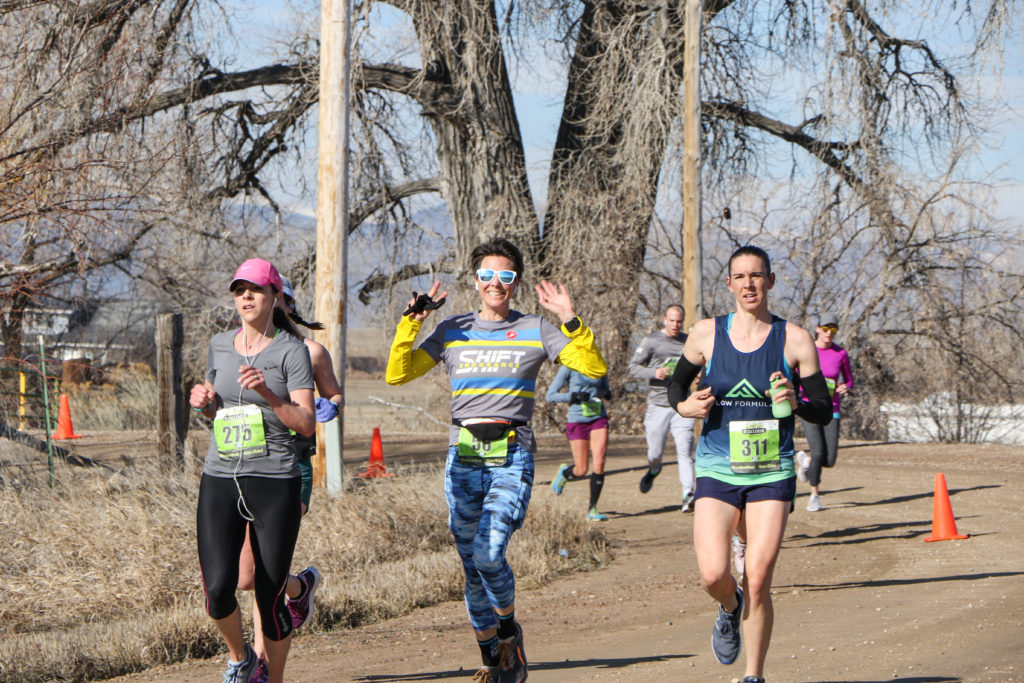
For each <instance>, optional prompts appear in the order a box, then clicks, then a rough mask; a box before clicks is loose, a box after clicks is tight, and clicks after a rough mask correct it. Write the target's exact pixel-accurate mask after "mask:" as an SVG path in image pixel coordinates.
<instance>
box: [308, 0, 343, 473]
mask: <svg viewBox="0 0 1024 683" xmlns="http://www.w3.org/2000/svg"><path fill="white" fill-rule="evenodd" d="M351 16H352V8H351V0H321V5H320V126H319V142H318V148H317V151H318V155H319V156H318V171H317V201H316V288H315V291H316V298H315V303H316V319H317V320H320V321H321V322H323V323H324V326H325V329H324V330H322V331H321V332H318V333H317V335H316V339H317V341H319V342H320V343H321V344H323V345H324V346H325V347H326V348H327V350H328V352H329V353H330V354H331V359H332V360H333V361H334V374H335V375H336V376H337V378H338V383H339V385H340V386H341V393H342V396H344V395H345V301H346V298H347V296H348V154H347V152H348V124H349V88H350V86H349V73H350V69H349V54H350V52H351V45H350V43H351V41H352V28H351ZM343 425H344V409H342V411H341V412H339V414H338V417H337V418H336V419H335V420H332V421H331V422H329V423H327V424H326V425H317V432H318V436H320V437H322V438H318V439H317V444H318V445H317V454H316V458H315V459H314V473H315V474H314V480H315V481H316V482H317V483H318V484H319V485H321V486H323V485H326V486H327V490H328V492H329V493H340V492H341V490H342V468H341V444H342V440H343V436H344V429H343Z"/></svg>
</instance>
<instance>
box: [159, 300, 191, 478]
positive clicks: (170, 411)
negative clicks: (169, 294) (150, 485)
mask: <svg viewBox="0 0 1024 683" xmlns="http://www.w3.org/2000/svg"><path fill="white" fill-rule="evenodd" d="M184 342H185V324H184V321H183V316H182V314H181V313H165V314H163V315H160V316H157V319H156V396H157V409H156V430H157V452H158V453H159V454H160V457H161V458H162V459H163V462H164V463H167V464H168V465H173V466H176V467H181V466H182V465H183V464H184V460H185V434H186V430H187V429H188V417H187V416H186V414H185V389H184V387H183V386H182V382H183V372H184V370H183V368H184V362H183V361H182V357H181V355H182V354H181V347H182V344H184Z"/></svg>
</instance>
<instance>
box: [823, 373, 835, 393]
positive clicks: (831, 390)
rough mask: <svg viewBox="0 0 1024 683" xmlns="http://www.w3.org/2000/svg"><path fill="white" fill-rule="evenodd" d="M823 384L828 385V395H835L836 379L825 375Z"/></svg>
mask: <svg viewBox="0 0 1024 683" xmlns="http://www.w3.org/2000/svg"><path fill="white" fill-rule="evenodd" d="M825 384H826V385H827V386H828V395H829V396H835V395H836V381H835V380H834V379H829V378H828V377H826V378H825Z"/></svg>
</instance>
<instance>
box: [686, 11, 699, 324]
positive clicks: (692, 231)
mask: <svg viewBox="0 0 1024 683" xmlns="http://www.w3.org/2000/svg"><path fill="white" fill-rule="evenodd" d="M703 15H704V8H703V2H702V0H686V19H685V22H686V24H685V28H684V36H683V38H684V40H685V41H686V45H685V46H684V49H683V69H684V71H683V99H684V100H685V102H684V106H685V111H684V114H683V282H682V284H683V313H684V315H685V316H686V322H685V325H686V329H689V328H690V327H692V326H693V324H694V323H696V322H697V321H698V320H700V319H701V318H702V317H704V310H703V300H704V292H703V286H702V284H701V261H702V260H703V255H702V254H701V246H700V165H701V159H700V142H701V141H700V34H701V24H702V23H703Z"/></svg>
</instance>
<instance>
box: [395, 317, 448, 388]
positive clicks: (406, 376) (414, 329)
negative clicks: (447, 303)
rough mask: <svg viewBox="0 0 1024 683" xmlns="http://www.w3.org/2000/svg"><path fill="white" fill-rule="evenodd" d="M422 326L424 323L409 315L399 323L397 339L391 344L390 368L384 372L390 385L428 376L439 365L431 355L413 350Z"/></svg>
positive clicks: (396, 331) (396, 332)
mask: <svg viewBox="0 0 1024 683" xmlns="http://www.w3.org/2000/svg"><path fill="white" fill-rule="evenodd" d="M422 325H423V322H422V321H419V320H413V319H412V318H411V317H409V316H407V315H403V316H402V319H401V320H399V321H398V329H397V330H395V339H394V341H393V342H391V353H389V354H388V367H387V369H386V370H385V371H384V381H385V382H387V383H388V384H391V385H394V386H397V385H399V384H405V383H406V382H410V381H412V380H414V379H416V378H417V377H421V376H423V375H425V374H427V372H429V370H430V368H432V367H434V366H435V365H437V361H435V360H434V359H433V358H431V357H430V354H429V353H427V352H426V351H424V350H423V349H416V350H413V348H412V344H413V342H414V341H416V335H417V333H419V331H420V327H421V326H422Z"/></svg>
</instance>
